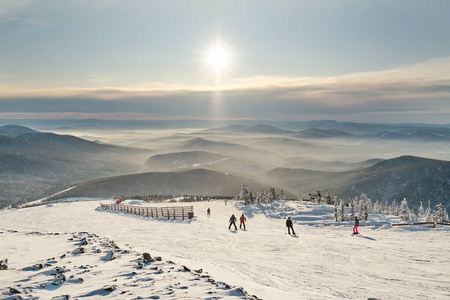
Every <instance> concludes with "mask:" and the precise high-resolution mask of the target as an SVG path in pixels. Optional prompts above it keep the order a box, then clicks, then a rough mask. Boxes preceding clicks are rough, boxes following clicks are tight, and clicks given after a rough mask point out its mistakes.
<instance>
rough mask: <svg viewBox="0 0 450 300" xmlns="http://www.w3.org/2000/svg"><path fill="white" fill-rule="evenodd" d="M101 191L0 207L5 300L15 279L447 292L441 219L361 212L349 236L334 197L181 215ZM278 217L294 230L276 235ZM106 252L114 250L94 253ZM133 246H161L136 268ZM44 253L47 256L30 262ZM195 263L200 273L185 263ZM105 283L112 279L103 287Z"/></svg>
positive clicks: (23, 285) (34, 291) (98, 292)
mask: <svg viewBox="0 0 450 300" xmlns="http://www.w3.org/2000/svg"><path fill="white" fill-rule="evenodd" d="M100 202H102V203H113V202H112V200H110V199H109V200H103V201H79V202H73V201H72V202H65V203H55V204H52V205H43V206H36V207H31V208H22V209H17V210H4V211H1V212H0V232H1V233H0V255H1V257H0V259H6V258H7V259H8V270H3V271H0V295H2V297H3V298H6V297H9V298H6V299H14V298H12V297H13V296H14V295H13V294H11V293H10V292H9V289H10V288H11V287H14V288H16V289H17V290H19V291H22V294H19V295H21V297H23V298H24V299H51V298H52V297H56V296H61V295H70V296H71V297H72V299H77V298H84V297H92V298H96V297H104V296H107V297H108V298H117V299H136V298H137V297H138V296H140V297H142V298H143V299H246V297H247V299H249V297H251V296H250V295H256V296H257V297H258V298H262V299H341V298H348V299H369V298H372V299H448V298H449V297H450V251H449V250H448V249H450V238H449V237H450V226H441V227H438V228H434V229H431V228H426V227H418V226H401V227H400V226H399V227H392V226H390V222H391V221H393V219H390V218H389V217H386V216H383V215H378V214H371V215H370V217H369V221H368V223H376V224H378V225H380V226H362V227H360V229H359V231H360V233H361V235H360V236H351V232H352V225H351V224H350V223H345V222H343V223H334V222H333V221H332V215H333V211H334V207H333V206H328V205H326V204H314V203H309V202H294V201H285V202H281V201H276V202H274V203H271V204H261V205H248V206H244V205H243V204H242V203H241V202H236V201H227V205H225V202H224V201H220V200H216V201H213V200H211V201H210V202H207V201H204V202H192V203H189V205H193V206H194V212H195V217H194V218H193V219H191V220H184V221H183V220H172V219H171V220H167V219H164V218H159V219H151V218H148V217H142V216H135V215H127V214H125V213H122V212H112V211H105V210H103V209H99V206H100ZM131 203H133V204H134V205H141V206H153V207H154V206H172V205H175V206H176V205H180V206H182V205H186V203H145V202H140V201H137V200H132V201H127V203H125V204H131ZM208 207H209V208H210V209H211V217H210V218H208V217H207V214H206V210H207V208H208ZM242 213H244V215H245V216H246V218H247V230H246V231H243V230H238V231H236V232H235V231H229V230H228V219H229V218H230V216H231V214H234V215H236V216H240V215H241V214H242ZM288 216H290V217H291V218H292V220H293V222H294V229H295V232H296V233H297V236H290V235H288V234H286V232H287V230H286V227H285V219H286V218H287V217H288ZM394 221H395V222H397V221H398V218H397V219H395V220H394ZM368 223H366V222H361V225H367V224H368ZM238 225H239V224H238ZM12 231H17V232H12ZM33 232H34V233H33ZM83 232H86V233H83ZM56 233H58V234H56ZM83 237H84V238H87V239H89V243H88V245H86V246H84V247H86V249H87V251H86V253H82V254H80V253H78V252H77V249H79V247H83V246H80V243H81V241H82V239H83ZM69 239H73V240H69ZM111 243H113V244H114V243H115V244H116V245H117V246H118V247H119V249H116V248H114V247H111ZM98 249H99V250H98ZM97 251H100V252H97ZM109 251H113V253H114V255H115V256H116V259H114V260H112V261H108V260H106V261H105V260H104V258H105V256H106V255H107V253H108V252H109ZM144 252H148V253H150V255H151V256H152V257H156V256H161V257H162V261H156V262H150V263H148V264H145V265H143V268H142V269H138V265H139V264H140V263H142V254H143V253H144ZM64 254H65V256H64V257H63V258H61V257H62V256H63V255H64ZM49 261H50V263H48V264H49V266H46V267H44V268H42V269H37V270H30V268H32V267H33V266H35V265H37V264H39V263H41V264H43V265H45V263H46V262H49ZM172 262H173V263H172ZM57 266H58V267H60V268H62V267H65V269H63V270H65V271H64V272H63V273H62V274H64V275H65V277H66V281H64V282H62V283H60V284H59V285H52V282H55V280H57V272H56V267H57ZM182 266H186V267H187V268H189V269H190V270H191V271H190V272H185V271H183V267H182ZM155 268H156V269H155ZM199 269H202V270H203V272H202V273H196V272H195V271H194V270H199ZM69 270H70V271H69ZM86 270H89V272H85V271H86ZM158 270H161V271H158ZM52 274H55V275H52ZM71 275H73V277H72V278H70V276H71ZM201 276H205V277H201ZM206 276H209V277H206ZM80 278H81V280H80ZM208 280H211V281H213V282H214V283H211V282H210V281H208ZM226 285H228V286H229V288H228V287H227V286H226ZM112 286H114V287H113V288H111V289H114V290H112V291H107V290H105V287H112ZM239 287H242V288H243V289H239ZM27 290H28V291H29V294H26V293H25V292H24V291H27ZM242 291H243V292H242ZM246 293H248V294H246ZM27 297H28V298H27ZM152 297H153V298H152ZM156 297H159V298H156ZM213 297H216V298H213Z"/></svg>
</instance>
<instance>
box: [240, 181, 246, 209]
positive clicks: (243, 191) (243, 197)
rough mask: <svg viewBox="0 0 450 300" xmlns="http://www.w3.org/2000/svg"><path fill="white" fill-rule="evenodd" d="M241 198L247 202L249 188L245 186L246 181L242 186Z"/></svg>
mask: <svg viewBox="0 0 450 300" xmlns="http://www.w3.org/2000/svg"><path fill="white" fill-rule="evenodd" d="M239 200H244V202H245V204H247V200H248V189H247V188H246V187H245V183H243V184H242V186H241V193H240V194H239Z"/></svg>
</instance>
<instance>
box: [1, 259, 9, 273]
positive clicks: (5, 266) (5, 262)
mask: <svg viewBox="0 0 450 300" xmlns="http://www.w3.org/2000/svg"><path fill="white" fill-rule="evenodd" d="M7 269H8V259H7V258H6V259H2V260H0V270H7Z"/></svg>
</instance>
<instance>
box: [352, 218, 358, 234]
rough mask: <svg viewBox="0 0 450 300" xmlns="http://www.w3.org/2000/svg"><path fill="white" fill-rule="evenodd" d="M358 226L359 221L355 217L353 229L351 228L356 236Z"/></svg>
mask: <svg viewBox="0 0 450 300" xmlns="http://www.w3.org/2000/svg"><path fill="white" fill-rule="evenodd" d="M358 226H359V220H358V217H355V227H353V234H358Z"/></svg>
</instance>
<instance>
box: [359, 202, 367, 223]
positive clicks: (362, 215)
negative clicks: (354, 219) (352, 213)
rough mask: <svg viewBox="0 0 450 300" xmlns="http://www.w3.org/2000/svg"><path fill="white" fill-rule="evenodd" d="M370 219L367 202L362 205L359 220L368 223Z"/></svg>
mask: <svg viewBox="0 0 450 300" xmlns="http://www.w3.org/2000/svg"><path fill="white" fill-rule="evenodd" d="M368 218H369V212H368V211H367V204H366V203H365V201H363V203H362V204H361V209H360V210H359V214H358V219H360V220H364V221H367V219H368Z"/></svg>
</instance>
